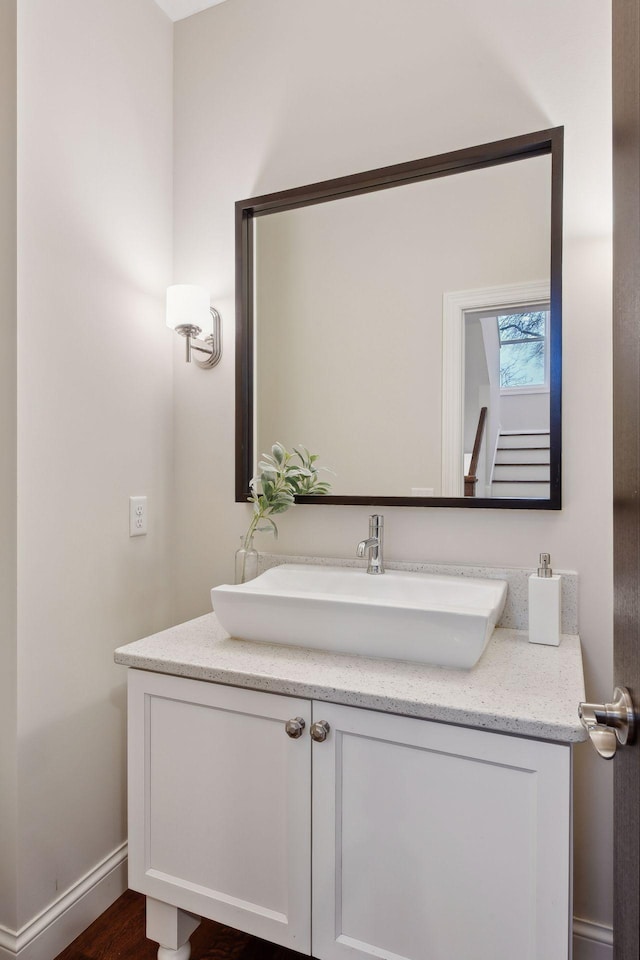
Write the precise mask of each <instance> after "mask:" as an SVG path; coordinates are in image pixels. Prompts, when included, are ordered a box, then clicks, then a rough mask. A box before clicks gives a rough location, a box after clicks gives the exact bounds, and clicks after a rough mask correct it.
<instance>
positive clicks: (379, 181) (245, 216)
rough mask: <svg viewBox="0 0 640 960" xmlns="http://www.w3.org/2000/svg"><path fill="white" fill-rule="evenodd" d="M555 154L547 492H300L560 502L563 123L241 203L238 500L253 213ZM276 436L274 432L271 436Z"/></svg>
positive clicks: (250, 324) (250, 348)
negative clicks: (487, 494) (546, 494)
mask: <svg viewBox="0 0 640 960" xmlns="http://www.w3.org/2000/svg"><path fill="white" fill-rule="evenodd" d="M543 155H549V156H550V158H551V211H550V212H551V220H550V222H551V236H550V280H549V285H548V297H549V301H550V311H551V317H552V322H551V332H550V338H549V350H550V374H549V386H550V455H549V460H550V483H549V497H548V498H544V499H527V498H516V497H502V498H498V497H450V496H447V497H390V496H380V497H376V496H370V495H367V496H332V495H331V496H323V497H299V498H297V500H298V502H300V503H314V504H321V503H326V504H345V505H352V504H353V505H357V504H362V505H369V506H373V505H379V506H407V507H463V508H467V507H468V508H490V509H512V510H513V509H520V510H523V509H524V510H559V509H560V508H561V449H562V396H561V390H562V177H563V128H562V127H554V128H552V129H549V130H542V131H538V132H535V133H529V134H524V135H522V136H518V137H511V138H509V139H506V140H499V141H495V142H493V143H487V144H481V145H478V146H473V147H469V148H467V149H463V150H455V151H452V152H450V153H445V154H439V155H437V156H433V157H427V158H424V159H420V160H413V161H410V162H408V163H401V164H395V165H393V166H389V167H382V168H379V169H376V170H369V171H365V172H363V173H356V174H353V175H350V176H345V177H339V178H337V179H334V180H325V181H322V182H319V183H312V184H308V185H306V186H301V187H296V188H294V189H292V190H282V191H280V192H278V193H271V194H265V195H263V196H258V197H252V198H250V199H248V200H240V201H238V202H237V203H236V209H235V217H236V484H235V487H236V501H237V502H239V503H243V502H246V500H247V497H248V495H249V481H250V479H251V476H252V472H253V464H254V419H255V418H254V373H255V371H254V220H255V219H256V218H257V217H262V216H267V215H268V214H270V213H279V212H282V211H285V210H293V209H296V208H298V207H305V206H310V205H312V204H318V203H324V202H326V201H330V200H336V199H339V198H341V197H351V196H356V195H358V194H363V193H370V192H373V191H376V190H386V189H389V188H392V187H397V186H402V185H403V184H409V183H415V182H418V181H421V180H428V179H435V178H438V177H447V176H451V175H453V174H456V173H463V172H465V171H470V170H478V169H481V168H484V167H491V166H498V165H500V164H505V163H511V162H514V161H517V160H524V159H527V158H529V157H536V156H543ZM276 439H277V438H274V441H275V440H276Z"/></svg>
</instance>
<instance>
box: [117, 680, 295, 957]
mask: <svg viewBox="0 0 640 960" xmlns="http://www.w3.org/2000/svg"><path fill="white" fill-rule="evenodd" d="M310 708H311V705H310V702H309V701H306V700H296V699H292V698H289V697H282V696H276V695H273V694H268V693H259V692H256V691H252V690H240V689H237V688H234V687H226V686H220V685H218V684H214V683H206V682H202V681H198V680H187V679H184V678H180V677H170V676H163V675H160V674H153V673H146V672H142V671H137V670H130V671H129V884H130V886H131V887H132V888H133V889H134V890H139V891H140V892H141V893H145V894H148V895H149V896H151V897H154V898H156V899H157V900H162V901H165V902H167V903H170V904H172V905H173V906H176V907H181V908H182V909H184V910H189V911H191V912H192V913H195V914H198V915H200V916H204V917H208V918H210V919H212V920H218V921H220V922H221V923H225V924H228V925H229V926H232V927H236V928H237V929H239V930H245V931H247V932H248V933H252V934H255V935H256V936H259V937H264V938H265V939H268V940H271V941H273V942H275V943H279V944H283V945H285V946H289V947H293V948H294V949H296V950H299V951H301V952H306V953H309V952H310V942H309V929H310V900H311V890H310V881H311V877H310V820H311V810H310V802H311V799H310V798H311V789H310V776H311V750H310V744H311V739H310V737H309V736H308V729H309V723H310ZM297 716H300V717H302V718H303V719H304V720H305V723H306V729H305V732H304V734H303V736H301V737H300V738H299V739H295V740H294V739H291V738H290V737H289V736H287V734H286V732H285V727H284V724H285V721H286V720H288V719H290V718H293V717H297Z"/></svg>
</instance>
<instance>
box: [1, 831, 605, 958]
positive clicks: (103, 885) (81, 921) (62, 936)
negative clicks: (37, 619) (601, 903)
mask: <svg viewBox="0 0 640 960" xmlns="http://www.w3.org/2000/svg"><path fill="white" fill-rule="evenodd" d="M126 889H127V844H126V843H123V844H122V845H121V846H119V847H118V848H117V849H116V850H114V851H113V853H112V854H110V855H109V856H108V857H105V859H104V860H103V861H102V862H101V863H99V864H98V865H97V866H96V867H94V868H93V869H92V870H90V871H89V872H88V873H87V874H85V876H84V877H82V878H81V879H80V880H78V882H77V883H75V884H74V885H73V886H72V887H70V889H69V890H67V891H66V892H65V893H63V894H62V895H61V896H60V897H58V899H57V900H55V901H54V902H53V903H52V904H51V905H50V906H49V907H47V909H46V910H43V911H42V913H40V914H39V915H38V916H37V917H34V919H33V920H31V921H30V922H29V923H27V924H25V926H24V927H22V928H21V929H20V930H18V931H15V930H8V929H7V928H6V927H3V926H0V960H52V958H53V957H56V956H57V955H58V954H59V953H61V952H62V950H64V948H65V947H66V946H68V945H69V944H70V943H71V942H72V941H73V940H75V938H76V937H77V936H79V934H81V933H82V931H83V930H86V928H87V927H88V926H89V924H91V923H93V921H94V920H95V919H96V918H97V917H99V916H100V914H101V913H103V912H104V911H105V910H106V909H107V907H109V906H111V904H112V903H113V902H114V900H117V898H118V897H119V896H120V895H121V894H122V893H124V891H125V890H126ZM573 960H613V930H612V928H611V927H608V926H605V925H604V924H601V923H593V922H592V921H590V920H581V919H579V918H578V917H575V918H574V921H573Z"/></svg>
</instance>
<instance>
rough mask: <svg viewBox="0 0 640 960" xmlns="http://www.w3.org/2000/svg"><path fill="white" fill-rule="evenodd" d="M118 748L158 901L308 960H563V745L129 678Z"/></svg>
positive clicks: (134, 837) (143, 862)
mask: <svg viewBox="0 0 640 960" xmlns="http://www.w3.org/2000/svg"><path fill="white" fill-rule="evenodd" d="M296 717H299V718H301V719H302V720H303V721H304V724H305V727H304V730H303V732H302V734H301V736H299V737H298V738H296V739H293V738H291V737H290V736H288V735H287V732H286V730H285V722H286V721H287V720H289V719H292V718H296ZM321 720H324V721H326V723H328V726H329V732H328V734H327V737H326V739H325V740H324V742H314V741H313V740H312V738H311V736H310V727H311V724H312V723H313V722H314V721H321ZM129 742H130V754H129V775H130V788H129V789H130V800H129V831H130V835H129V856H130V886H131V887H132V888H133V889H136V890H139V891H141V892H142V893H145V894H147V896H148V897H151V898H153V901H160V902H161V905H162V903H164V904H168V905H170V906H171V908H180V910H181V911H189V912H190V913H193V914H196V915H198V916H205V917H208V918H210V919H214V920H218V921H220V922H222V923H225V924H229V925H230V926H234V927H237V928H239V929H242V930H246V931H248V932H249V933H253V934H256V935H258V936H260V937H264V938H265V939H268V940H271V941H274V942H276V943H280V944H283V945H286V946H289V947H292V948H293V949H295V950H298V951H300V952H301V953H306V954H312V955H313V957H315V958H318V960H334V958H335V960H342V958H373V957H375V958H377V960H380V958H384V960H513V958H514V957H517V958H518V960H567V958H568V957H569V956H570V946H569V944H570V936H569V931H570V922H569V918H570V912H571V911H570V863H571V858H570V841H571V813H570V797H571V789H570V782H571V750H570V747H569V746H568V745H563V744H558V743H550V742H543V741H540V740H533V739H528V738H524V737H518V736H510V735H506V734H501V733H493V732H488V731H484V730H478V729H469V728H466V727H462V726H453V725H449V724H445V723H436V722H432V721H429V720H424V719H416V718H409V717H404V716H397V715H394V714H389V713H383V712H378V711H375V710H367V709H361V708H359V707H354V706H342V705H338V704H334V703H327V702H320V701H311V700H306V699H301V698H293V697H288V696H282V695H278V694H273V693H264V692H257V691H254V690H248V689H238V688H237V687H231V686H225V685H222V684H219V683H211V682H207V681H202V680H191V679H186V678H184V677H174V676H167V675H162V674H156V673H152V672H147V671H140V670H130V671H129ZM151 935H153V931H151ZM154 938H155V939H157V938H158V937H157V936H156V937H154ZM183 939H185V938H183ZM179 945H180V944H179V942H178V941H176V943H174V944H165V946H173V947H179ZM183 955H184V956H186V955H187V954H186V953H185V954H179V953H178V952H176V953H175V954H173V953H166V952H165V953H164V954H163V956H167V957H168V956H176V957H178V956H183Z"/></svg>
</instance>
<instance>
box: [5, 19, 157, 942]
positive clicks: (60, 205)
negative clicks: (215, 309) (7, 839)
mask: <svg viewBox="0 0 640 960" xmlns="http://www.w3.org/2000/svg"><path fill="white" fill-rule="evenodd" d="M1 32H2V31H0V33H1ZM172 42H173V39H172V25H171V22H170V21H169V19H168V18H167V17H166V15H165V14H164V13H163V12H162V11H161V10H160V9H159V8H158V7H157V6H156V4H155V3H154V2H153V0H109V2H104V0H58V2H57V3H51V2H50V0H27V2H25V3H21V4H20V9H19V12H18V162H19V183H18V300H19V314H18V325H19V334H18V428H19V438H18V445H19V455H18V471H19V488H20V501H19V509H18V541H19V558H18V581H19V586H18V675H19V685H18V697H19V705H18V725H19V726H18V749H19V791H20V823H19V833H18V859H19V878H20V879H19V902H18V916H17V927H18V928H21V927H23V926H24V925H26V924H28V922H29V921H30V920H31V919H32V918H33V917H34V916H35V915H36V914H37V913H38V912H39V911H41V910H43V909H44V908H46V907H48V906H49V905H51V904H52V903H55V902H56V900H57V898H59V897H60V896H61V895H62V894H63V893H64V891H65V890H67V889H68V888H69V887H70V885H71V884H73V883H75V882H76V881H77V880H78V879H79V878H80V877H82V876H83V874H85V872H87V871H90V870H91V869H93V868H94V867H95V865H96V864H97V863H99V862H100V861H101V860H102V859H103V858H105V857H107V856H108V855H109V854H111V853H112V852H113V851H117V850H118V848H119V847H120V845H121V844H122V843H123V841H124V840H125V839H126V807H125V780H124V776H125V725H126V716H125V676H124V671H122V670H121V668H118V667H116V666H115V665H114V663H113V649H114V648H115V647H116V646H118V645H119V644H122V643H125V642H127V641H130V640H134V639H136V638H137V637H140V636H143V635H145V634H148V633H150V632H153V631H155V630H157V629H160V628H162V627H164V626H167V625H169V623H170V622H171V620H172V617H171V577H170V569H171V555H170V532H171V531H170V518H171V510H172V507H171V497H170V492H171V483H172V475H173V474H172V469H173V468H172V463H173V447H172V405H171V396H172V358H171V346H170V344H171V334H170V333H169V331H167V330H166V328H165V327H164V306H163V304H164V289H165V287H166V285H167V283H169V282H170V281H171V256H172V247H171V228H172V157H171V152H172V151H171V143H172V106H171V102H172V87H171V84H172ZM131 494H146V495H147V496H148V498H149V535H148V536H147V537H146V538H138V539H129V536H128V533H129V530H128V498H129V496H130V495H131ZM116 893H117V891H116ZM89 919H91V918H89ZM56 952H57V950H55V949H54V950H53V952H52V953H49V956H51V955H53V954H55V953H56ZM46 956H47V952H46V950H45V951H41V953H40V957H42V960H45V958H46Z"/></svg>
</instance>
